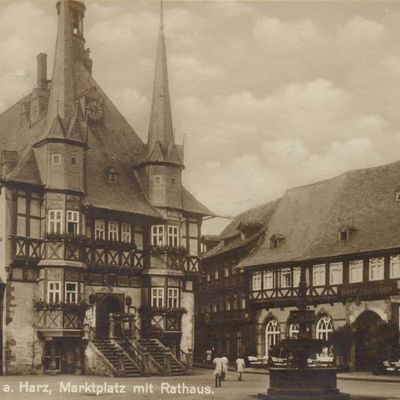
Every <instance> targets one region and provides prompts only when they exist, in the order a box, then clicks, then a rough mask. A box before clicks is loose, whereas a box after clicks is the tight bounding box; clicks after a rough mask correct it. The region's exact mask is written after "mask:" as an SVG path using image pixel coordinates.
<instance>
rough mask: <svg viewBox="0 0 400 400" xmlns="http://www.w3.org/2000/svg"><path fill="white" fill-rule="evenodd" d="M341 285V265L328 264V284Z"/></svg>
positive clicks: (338, 263) (340, 263) (336, 263)
mask: <svg viewBox="0 0 400 400" xmlns="http://www.w3.org/2000/svg"><path fill="white" fill-rule="evenodd" d="M342 283H343V263H342V262H335V263H330V264H329V284H330V285H341V284H342Z"/></svg>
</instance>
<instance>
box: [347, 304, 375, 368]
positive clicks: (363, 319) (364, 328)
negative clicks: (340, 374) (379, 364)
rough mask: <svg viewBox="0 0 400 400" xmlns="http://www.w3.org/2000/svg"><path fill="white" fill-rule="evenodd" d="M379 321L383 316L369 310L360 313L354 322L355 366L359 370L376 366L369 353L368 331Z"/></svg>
mask: <svg viewBox="0 0 400 400" xmlns="http://www.w3.org/2000/svg"><path fill="white" fill-rule="evenodd" d="M379 321H381V318H380V317H379V315H378V314H376V313H375V312H373V311H370V310H367V311H364V312H363V313H362V314H360V315H359V316H358V318H357V319H356V321H355V322H354V324H353V327H354V347H355V367H356V370H357V371H371V370H373V369H374V367H376V366H375V365H374V362H373V360H372V359H371V357H370V356H369V354H368V351H367V346H366V341H367V338H368V331H369V330H370V329H371V327H373V326H375V325H376V324H377V323H378V322H379Z"/></svg>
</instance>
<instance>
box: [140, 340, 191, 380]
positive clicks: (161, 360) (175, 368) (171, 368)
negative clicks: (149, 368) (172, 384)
mask: <svg viewBox="0 0 400 400" xmlns="http://www.w3.org/2000/svg"><path fill="white" fill-rule="evenodd" d="M138 342H139V345H140V346H141V347H142V348H143V349H144V350H145V351H147V352H148V353H150V355H151V356H152V357H153V358H154V360H155V361H156V362H157V363H158V364H159V365H160V366H161V367H162V369H163V370H164V371H165V373H166V374H168V375H185V374H186V373H187V371H186V368H185V366H184V365H183V364H182V363H181V362H180V361H178V360H177V359H176V358H175V357H174V355H173V354H172V353H171V352H170V351H169V350H168V349H167V348H166V347H165V346H163V345H162V343H161V342H159V341H158V340H157V339H150V338H148V339H145V338H142V339H139V341H138Z"/></svg>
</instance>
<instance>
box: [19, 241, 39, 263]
mask: <svg viewBox="0 0 400 400" xmlns="http://www.w3.org/2000/svg"><path fill="white" fill-rule="evenodd" d="M13 246H14V249H15V251H14V254H15V259H14V261H15V262H16V263H24V264H25V263H32V264H37V263H38V262H39V261H40V259H41V258H42V240H41V239H32V238H27V237H21V236H14V237H13Z"/></svg>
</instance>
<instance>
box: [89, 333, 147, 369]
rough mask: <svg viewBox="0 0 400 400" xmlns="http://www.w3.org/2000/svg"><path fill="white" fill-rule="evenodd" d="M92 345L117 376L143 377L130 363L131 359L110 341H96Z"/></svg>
mask: <svg viewBox="0 0 400 400" xmlns="http://www.w3.org/2000/svg"><path fill="white" fill-rule="evenodd" d="M93 343H94V345H95V346H96V347H97V349H98V350H100V351H101V353H102V354H103V355H104V356H105V357H106V358H107V360H108V361H109V362H110V363H111V364H112V365H113V366H114V368H115V369H116V370H117V371H118V376H126V377H135V376H143V374H142V371H140V369H139V368H138V367H137V366H136V365H135V364H134V363H133V362H132V360H131V358H129V357H128V355H127V354H126V353H125V352H124V351H123V350H122V349H121V348H120V347H118V346H117V345H115V344H113V343H112V342H111V340H110V339H97V340H95V341H94V342H93ZM122 366H123V368H121V367H122ZM121 370H122V371H121Z"/></svg>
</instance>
